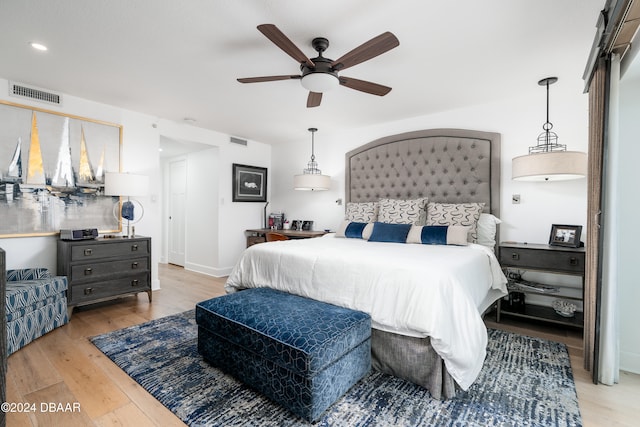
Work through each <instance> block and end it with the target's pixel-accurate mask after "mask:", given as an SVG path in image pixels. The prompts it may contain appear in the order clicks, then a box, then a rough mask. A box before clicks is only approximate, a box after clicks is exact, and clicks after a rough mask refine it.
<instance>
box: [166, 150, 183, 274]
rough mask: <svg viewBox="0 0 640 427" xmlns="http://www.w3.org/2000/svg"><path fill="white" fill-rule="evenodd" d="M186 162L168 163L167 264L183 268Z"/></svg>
mask: <svg viewBox="0 0 640 427" xmlns="http://www.w3.org/2000/svg"><path fill="white" fill-rule="evenodd" d="M186 198H187V161H186V160H184V159H182V160H175V161H170V162H169V263H170V264H176V265H180V266H183V267H184V248H185V222H186V221H185V205H186V201H187V200H186Z"/></svg>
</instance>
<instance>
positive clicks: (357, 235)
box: [344, 222, 367, 239]
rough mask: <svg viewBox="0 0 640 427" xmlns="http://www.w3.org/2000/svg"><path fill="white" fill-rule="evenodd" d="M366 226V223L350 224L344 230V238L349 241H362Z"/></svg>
mask: <svg viewBox="0 0 640 427" xmlns="http://www.w3.org/2000/svg"><path fill="white" fill-rule="evenodd" d="M366 226H367V223H366V222H350V223H349V225H347V228H346V229H345V230H344V237H346V238H349V239H362V232H363V231H364V228H365V227H366Z"/></svg>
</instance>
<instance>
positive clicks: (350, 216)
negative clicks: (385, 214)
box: [344, 202, 378, 222]
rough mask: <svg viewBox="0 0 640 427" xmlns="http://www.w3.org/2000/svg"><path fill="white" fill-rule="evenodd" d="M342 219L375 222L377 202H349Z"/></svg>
mask: <svg viewBox="0 0 640 427" xmlns="http://www.w3.org/2000/svg"><path fill="white" fill-rule="evenodd" d="M344 219H346V220H349V221H356V222H375V221H377V220H378V202H361V203H355V202H349V203H347V208H346V211H345V214H344Z"/></svg>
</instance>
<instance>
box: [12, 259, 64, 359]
mask: <svg viewBox="0 0 640 427" xmlns="http://www.w3.org/2000/svg"><path fill="white" fill-rule="evenodd" d="M66 292H67V278H66V277H65V276H51V273H50V272H49V270H48V269H46V268H29V269H19V270H7V284H6V296H5V301H6V316H7V355H10V354H12V353H14V352H16V351H17V350H19V349H20V348H22V347H24V346H25V345H27V344H29V343H30V342H31V341H33V340H35V339H36V338H39V337H41V336H42V335H44V334H46V333H47V332H51V331H52V330H53V329H55V328H57V327H59V326H62V325H64V324H66V323H67V322H68V321H69V317H68V315H67V295H66Z"/></svg>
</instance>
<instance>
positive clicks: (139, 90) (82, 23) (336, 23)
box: [0, 0, 605, 144]
mask: <svg viewBox="0 0 640 427" xmlns="http://www.w3.org/2000/svg"><path fill="white" fill-rule="evenodd" d="M604 3H605V0H535V1H533V0H456V1H435V0H398V1H388V0H322V1H319V0H316V1H302V0H183V1H175V0H134V1H131V0H110V1H98V0H93V1H89V0H84V1H79V0H55V1H45V0H1V1H0V28H1V29H2V31H1V34H2V36H1V37H0V77H2V78H5V79H8V80H13V81H18V82H21V83H27V84H31V85H34V86H38V87H41V88H45V89H49V90H52V91H57V92H62V93H64V94H69V95H73V96H77V97H81V98H85V99H90V100H94V101H98V102H101V103H105V104H110V105H115V106H118V107H121V108H125V109H129V110H133V111H138V112H143V113H146V114H149V115H152V116H155V117H159V118H164V119H169V120H175V121H182V120H183V119H184V118H186V117H188V118H193V119H195V120H196V123H195V125H196V126H199V127H203V128H208V129H213V130H216V131H219V132H223V133H228V134H229V135H233V136H238V137H241V138H246V139H251V140H257V141H261V142H266V143H271V144H278V143H280V142H288V141H292V140H300V139H306V138H307V137H308V135H307V133H308V132H307V128H308V127H310V126H314V127H318V128H320V129H322V130H323V131H332V130H333V131H335V130H342V129H347V128H355V127H362V126H369V125H373V124H376V123H380V122H384V121H391V120H398V119H402V118H407V117H415V116H421V115H426V114H431V113H434V112H437V111H443V110H450V109H455V108H459V107H463V106H468V105H477V104H483V103H487V102H491V101H494V100H499V99H504V98H508V97H510V96H513V95H514V94H515V93H522V92H523V91H531V92H532V93H536V94H539V91H540V89H539V87H538V86H537V81H538V80H540V79H541V78H544V77H547V76H558V77H559V78H560V79H561V80H562V79H565V80H570V81H573V84H574V86H575V87H579V84H575V82H579V80H580V79H581V77H582V72H583V70H584V66H585V64H586V60H587V56H588V53H589V50H590V48H591V44H592V42H593V38H594V35H595V25H596V21H597V17H598V12H599V11H600V9H602V7H603V6H604ZM263 23H271V24H275V25H276V26H277V27H278V28H279V29H280V30H281V31H282V32H283V33H285V34H286V35H287V36H288V37H289V38H290V39H291V40H292V41H293V42H294V43H295V44H296V45H297V46H298V47H299V48H300V49H301V50H302V51H303V52H305V54H307V55H308V56H309V57H313V56H315V51H313V49H312V48H311V45H310V43H311V40H312V39H313V38H314V37H318V36H323V37H326V38H328V39H329V41H330V43H331V44H330V46H329V49H328V50H327V51H326V52H325V56H326V57H329V58H333V59H336V58H338V57H340V56H342V55H343V54H344V53H346V52H347V51H349V50H351V49H353V48H354V47H356V46H358V45H360V44H362V43H364V42H365V41H367V40H369V39H371V38H372V37H375V36H377V35H378V34H380V33H382V32H385V31H391V32H392V33H394V34H395V35H396V36H397V37H398V39H399V40H400V46H399V47H397V48H395V49H393V50H391V51H389V52H387V53H385V54H384V55H381V56H379V57H377V58H374V59H372V60H370V61H367V62H365V63H362V64H359V65H356V66H354V67H352V68H349V69H348V70H344V72H342V73H341V75H344V76H349V77H353V78H357V79H362V80H368V81H372V82H376V83H380V84H383V85H386V86H391V87H392V88H393V90H392V91H391V92H390V93H389V94H388V95H387V96H385V97H378V96H374V95H369V94H365V93H362V92H358V91H354V90H351V89H348V88H345V87H339V88H337V89H335V90H334V91H331V92H328V93H326V94H324V97H323V100H322V105H321V106H320V107H318V108H313V109H307V108H306V107H305V105H306V98H307V92H306V91H305V90H304V89H303V88H302V87H301V86H300V83H299V81H296V80H290V81H277V82H269V83H254V84H240V83H238V82H237V81H236V78H238V77H255V76H267V75H283V74H298V73H299V68H298V64H296V62H295V61H294V60H293V59H292V58H291V57H289V56H288V55H286V54H285V53H284V52H283V51H281V50H280V49H279V48H277V47H276V46H275V45H274V44H272V43H271V42H270V41H269V40H268V39H267V38H266V37H264V36H263V35H262V34H261V33H260V32H258V30H257V29H256V26H257V25H259V24H263ZM32 41H38V42H41V43H43V44H45V45H47V46H48V48H49V50H48V51H47V52H38V51H35V50H33V49H32V48H31V47H30V46H29V42H32ZM536 100H538V98H536Z"/></svg>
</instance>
